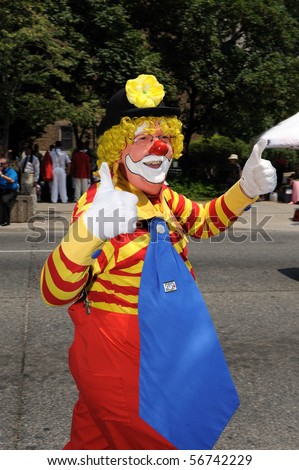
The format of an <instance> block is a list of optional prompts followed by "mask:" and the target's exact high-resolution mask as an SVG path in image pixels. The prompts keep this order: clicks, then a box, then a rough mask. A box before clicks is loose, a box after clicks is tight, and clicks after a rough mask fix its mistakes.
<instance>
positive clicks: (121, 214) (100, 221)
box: [84, 162, 138, 240]
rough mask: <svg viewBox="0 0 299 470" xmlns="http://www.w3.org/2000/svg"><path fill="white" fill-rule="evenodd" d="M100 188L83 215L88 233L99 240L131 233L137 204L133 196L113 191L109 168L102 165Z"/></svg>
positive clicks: (135, 218)
mask: <svg viewBox="0 0 299 470" xmlns="http://www.w3.org/2000/svg"><path fill="white" fill-rule="evenodd" d="M99 175H100V178H101V182H100V186H99V188H98V190H97V192H96V195H95V197H94V200H93V203H92V205H91V206H90V207H89V209H88V210H87V211H86V212H85V214H84V222H85V225H86V227H87V228H88V230H89V232H91V233H92V234H93V235H94V236H95V237H98V238H100V239H101V240H107V239H108V238H113V237H116V236H117V235H120V234H121V233H132V232H134V230H135V228H136V222H137V220H138V217H137V202H138V198H137V196H136V195H135V194H132V193H128V192H126V191H118V190H116V189H114V186H113V182H112V179H111V174H110V170H109V166H108V164H107V163H106V162H104V163H102V165H101V168H100V170H99Z"/></svg>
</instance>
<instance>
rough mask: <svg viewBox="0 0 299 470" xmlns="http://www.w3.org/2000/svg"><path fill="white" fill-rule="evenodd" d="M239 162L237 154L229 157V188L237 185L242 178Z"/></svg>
mask: <svg viewBox="0 0 299 470" xmlns="http://www.w3.org/2000/svg"><path fill="white" fill-rule="evenodd" d="M238 160H239V157H238V155H236V154H235V153H232V154H231V155H230V156H229V157H228V161H229V163H230V167H229V169H228V172H229V174H228V178H227V184H228V188H230V187H231V186H232V185H233V184H235V183H236V182H237V181H239V179H240V178H241V174H242V168H241V165H240V164H239V162H238Z"/></svg>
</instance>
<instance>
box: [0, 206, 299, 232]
mask: <svg viewBox="0 0 299 470" xmlns="http://www.w3.org/2000/svg"><path fill="white" fill-rule="evenodd" d="M74 206H75V203H74V202H69V203H66V204H62V203H57V204H52V203H48V202H39V203H38V205H37V213H36V214H35V216H33V217H32V220H29V221H28V222H25V223H12V224H10V225H9V226H8V227H0V230H1V232H4V231H5V232H7V231H11V232H16V231H24V230H25V231H26V230H32V229H33V227H34V226H39V227H42V228H44V229H45V230H55V231H64V232H65V231H66V230H67V228H68V225H69V221H70V219H71V215H72V212H73V209H74ZM296 208H297V209H299V204H286V203H283V202H272V201H260V202H256V203H254V204H253V205H252V207H251V209H250V210H248V211H245V212H244V213H243V214H242V216H241V217H240V218H239V219H238V220H237V221H236V222H235V224H234V228H235V229H236V228H240V229H243V230H254V229H255V228H257V225H258V224H259V223H260V222H261V221H262V220H264V221H265V220H266V219H264V218H265V217H266V218H267V220H266V222H265V227H266V228H267V230H275V231H276V230H278V231H295V232H298V233H299V222H293V220H292V218H293V216H294V212H295V210H296Z"/></svg>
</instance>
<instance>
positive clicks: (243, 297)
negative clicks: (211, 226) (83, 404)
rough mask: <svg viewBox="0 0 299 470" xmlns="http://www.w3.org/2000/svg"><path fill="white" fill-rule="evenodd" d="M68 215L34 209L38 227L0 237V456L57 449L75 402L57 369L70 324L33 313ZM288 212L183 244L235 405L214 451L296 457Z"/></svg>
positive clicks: (293, 284) (293, 264) (297, 232)
mask: <svg viewBox="0 0 299 470" xmlns="http://www.w3.org/2000/svg"><path fill="white" fill-rule="evenodd" d="M72 206H73V205H72V204H66V205H57V206H56V207H55V211H56V216H57V217H59V218H60V219H59V220H58V219H57V217H56V218H55V217H53V214H50V215H49V214H48V213H47V212H48V208H47V207H46V206H44V205H40V206H39V207H40V217H41V218H40V220H39V225H38V223H37V222H34V223H32V224H31V225H30V226H29V227H28V226H26V224H12V225H11V226H9V227H5V228H3V229H2V230H1V231H0V272H1V312H0V315H1V326H2V328H1V332H0V338H1V357H0V361H1V371H0V374H1V375H0V377H1V385H0V397H1V421H0V449H2V450H7V449H24V450H27V449H41V450H42V449H61V448H62V446H63V445H64V443H65V442H66V440H67V438H68V433H69V426H70V420H71V411H72V406H73V402H74V400H75V399H76V391H75V386H74V384H73V381H72V378H71V376H70V374H69V371H68V364H67V351H68V347H69V345H70V343H71V341H72V334H73V331H72V324H71V321H70V320H69V318H68V315H67V313H66V308H65V307H62V308H52V307H47V306H45V305H44V304H43V303H42V301H41V299H40V294H39V274H40V270H41V267H42V265H43V263H44V261H45V259H46V257H47V256H48V254H49V252H50V251H52V249H53V248H54V246H55V245H56V243H58V241H59V239H60V238H61V236H62V233H63V231H64V229H65V228H66V227H67V222H68V220H69V217H70V212H71V209H72ZM49 207H50V208H51V209H53V205H50V206H49ZM294 209H295V206H294V207H292V206H290V205H287V204H276V203H272V202H261V203H256V204H255V205H254V207H253V208H252V209H251V210H250V211H248V212H246V213H245V214H244V216H243V217H242V218H241V220H239V222H237V224H235V226H234V228H231V229H230V230H229V231H228V232H227V233H226V235H225V236H224V237H219V238H217V239H214V241H213V242H211V241H210V240H206V241H201V242H199V243H195V242H190V243H189V252H190V257H191V259H192V262H193V265H194V268H195V271H196V273H197V275H198V279H199V284H200V288H201V291H202V293H203V295H204V298H205V300H206V302H207V304H208V306H209V310H210V312H211V315H212V317H213V320H214V323H215V325H216V328H217V331H218V334H219V337H220V340H221V342H222V345H223V348H224V350H225V354H226V357H227V360H228V363H229V365H230V369H231V372H232V375H233V377H234V379H235V383H236V385H237V389H238V391H239V394H240V398H241V407H240V409H239V410H238V412H237V413H236V414H235V416H234V418H233V419H232V421H231V422H230V424H229V426H228V427H227V429H226V430H225V432H224V433H223V434H222V436H221V437H220V439H219V441H218V443H217V446H216V448H217V449H222V450H227V449H298V417H299V416H298V386H299V383H298V352H299V350H298V305H299V291H298V281H299V259H298V258H299V256H298V237H299V224H298V223H294V222H292V220H291V217H292V215H293V213H294ZM268 218H269V219H268ZM49 227H50V230H48V228H49ZM53 227H55V236H54V232H53V231H52V228H53ZM33 228H34V229H35V231H33Z"/></svg>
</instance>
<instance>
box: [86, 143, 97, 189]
mask: <svg viewBox="0 0 299 470" xmlns="http://www.w3.org/2000/svg"><path fill="white" fill-rule="evenodd" d="M84 151H85V152H86V153H87V155H88V156H89V161H90V177H89V180H90V182H91V183H94V182H95V175H94V172H96V170H97V167H98V166H97V155H96V153H95V152H94V150H93V149H92V148H91V147H90V142H89V140H86V141H85V142H84Z"/></svg>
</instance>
